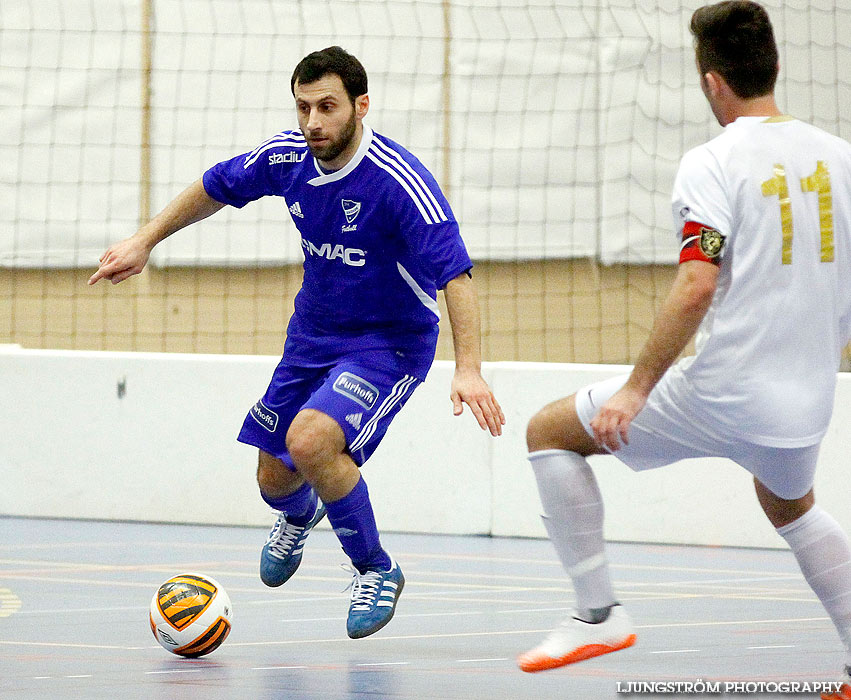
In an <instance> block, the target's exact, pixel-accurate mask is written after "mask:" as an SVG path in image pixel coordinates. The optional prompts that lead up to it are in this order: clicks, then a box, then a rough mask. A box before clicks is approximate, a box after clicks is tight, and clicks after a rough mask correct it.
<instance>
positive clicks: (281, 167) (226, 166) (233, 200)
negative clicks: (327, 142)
mask: <svg viewBox="0 0 851 700" xmlns="http://www.w3.org/2000/svg"><path fill="white" fill-rule="evenodd" d="M304 147H305V143H304V137H302V136H301V134H297V133H294V132H282V133H281V134H276V135H275V136H273V137H272V138H270V139H268V140H266V141H264V142H263V143H262V144H260V145H259V146H258V147H257V148H255V149H254V150H253V151H250V152H248V153H243V154H242V155H238V156H236V157H234V158H231V159H230V160H225V161H222V162H221V163H217V164H216V165H214V166H213V167H212V168H210V169H209V170H207V172H205V173H204V177H203V183H204V189H205V190H206V191H207V194H208V195H210V197H212V198H213V199H215V200H216V201H218V202H222V204H229V205H231V206H232V207H237V208H242V207H244V206H245V205H246V204H248V203H249V202H253V201H255V200H257V199H260V198H261V197H265V196H267V195H281V194H283V191H284V186H285V182H286V180H287V175H288V173H289V172H290V170H291V169H292V166H293V165H294V164H297V163H299V162H301V160H303V158H304V155H303V154H302V153H303V151H304Z"/></svg>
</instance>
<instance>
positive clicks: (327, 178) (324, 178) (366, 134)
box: [307, 124, 372, 187]
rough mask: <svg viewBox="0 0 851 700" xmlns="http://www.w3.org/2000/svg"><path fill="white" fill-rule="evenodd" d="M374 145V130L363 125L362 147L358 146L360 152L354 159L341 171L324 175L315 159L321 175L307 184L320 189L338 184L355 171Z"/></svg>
mask: <svg viewBox="0 0 851 700" xmlns="http://www.w3.org/2000/svg"><path fill="white" fill-rule="evenodd" d="M371 145H372V129H370V128H369V127H368V126H367V125H366V124H364V125H363V133H362V134H361V139H360V145H359V146H358V150H357V151H355V154H354V155H353V156H352V159H351V160H350V161H349V162H348V163H346V164H345V165H344V166H343V167H342V168H340V169H339V170H335V171H334V172H333V173H324V172H322V170H321V169H320V168H319V163H317V162H316V158H313V165H314V167H315V168H316V172H318V173H319V176H318V177H314V178H313V179H311V180H308V181H307V184H309V185H313V186H314V187H318V186H319V185H327V184H328V183H329V182H336V181H337V180H342V179H343V178H344V177H346V175H348V174H349V173H350V172H352V170H354V169H355V168H356V167H358V165H360V162H361V161H362V160H363V158H364V156H365V155H366V152H367V151H368V150H369V147H370V146H371Z"/></svg>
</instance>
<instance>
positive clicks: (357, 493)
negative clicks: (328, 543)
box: [325, 477, 392, 573]
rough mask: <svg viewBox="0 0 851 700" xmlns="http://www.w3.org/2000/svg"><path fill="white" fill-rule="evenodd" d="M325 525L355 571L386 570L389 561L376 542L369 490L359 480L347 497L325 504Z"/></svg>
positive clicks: (388, 566)
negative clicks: (326, 512) (327, 525)
mask: <svg viewBox="0 0 851 700" xmlns="http://www.w3.org/2000/svg"><path fill="white" fill-rule="evenodd" d="M325 508H327V510H328V522H329V523H331V527H333V528H334V532H335V534H336V535H337V538H338V539H339V540H340V544H341V545H342V546H343V551H344V552H345V553H346V555H347V556H348V557H349V559H351V560H352V564H354V566H355V568H356V569H357V570H358V571H360V572H361V573H364V572H365V571H366V570H367V569H381V570H382V571H387V570H388V569H389V568H390V566H391V564H392V561H391V560H390V555H389V554H387V552H385V551H384V550H383V549H382V548H381V543H380V542H379V541H378V528H377V527H376V525H375V515H374V514H373V512H372V504H371V503H370V502H369V491H368V490H367V488H366V482H365V481H364V480H363V477H361V478H360V479H359V480H358V483H357V484H355V487H354V488H353V489H352V490H351V492H349V495H348V496H343V498H341V499H340V500H339V501H333V502H331V503H326V504H325Z"/></svg>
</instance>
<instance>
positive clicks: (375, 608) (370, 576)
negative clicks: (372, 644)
mask: <svg viewBox="0 0 851 700" xmlns="http://www.w3.org/2000/svg"><path fill="white" fill-rule="evenodd" d="M352 572H353V575H354V576H353V578H352V583H351V589H352V602H351V604H350V605H349V619H348V622H347V623H346V632H348V634H349V636H350V637H351V638H352V639H360V638H361V637H368V636H369V635H371V634H373V633H375V632H378V630H380V629H381V628H382V627H384V625H386V624H387V623H388V622H390V620H391V619H393V613H394V612H396V602H397V601H398V600H399V594H400V593H401V592H402V589H403V588H404V587H405V577H404V576H403V575H402V570H401V569H400V568H399V565H398V564H397V563H396V562H395V561H393V562H392V565H391V566H390V570H389V571H378V570H372V569H367V571H366V573H363V574H362V573H360V572H358V571H357V570H356V569H353V570H352Z"/></svg>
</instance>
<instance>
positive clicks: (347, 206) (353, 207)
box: [342, 199, 361, 224]
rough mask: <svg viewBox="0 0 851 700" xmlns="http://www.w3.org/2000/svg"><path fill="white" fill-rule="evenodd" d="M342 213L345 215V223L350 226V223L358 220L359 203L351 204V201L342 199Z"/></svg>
mask: <svg viewBox="0 0 851 700" xmlns="http://www.w3.org/2000/svg"><path fill="white" fill-rule="evenodd" d="M342 204H343V213H344V214H345V215H346V223H348V224H350V223H352V221H354V220H355V219H357V218H358V214H360V207H361V203H360V202H353V201H352V200H351V199H344V200H343V202H342Z"/></svg>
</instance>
